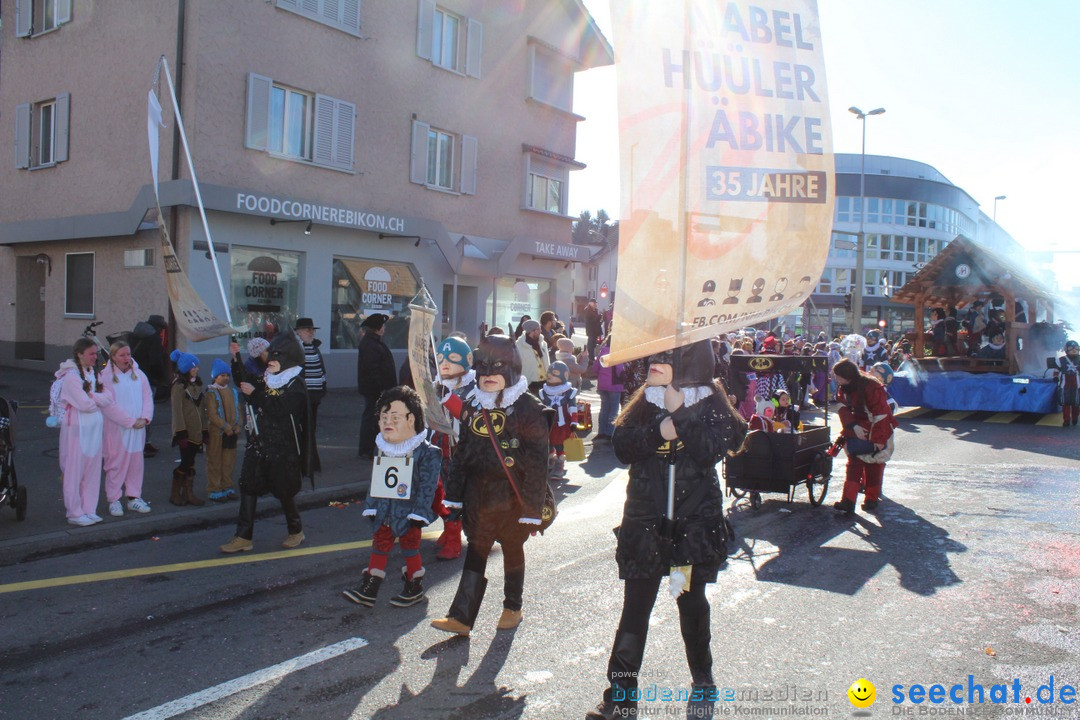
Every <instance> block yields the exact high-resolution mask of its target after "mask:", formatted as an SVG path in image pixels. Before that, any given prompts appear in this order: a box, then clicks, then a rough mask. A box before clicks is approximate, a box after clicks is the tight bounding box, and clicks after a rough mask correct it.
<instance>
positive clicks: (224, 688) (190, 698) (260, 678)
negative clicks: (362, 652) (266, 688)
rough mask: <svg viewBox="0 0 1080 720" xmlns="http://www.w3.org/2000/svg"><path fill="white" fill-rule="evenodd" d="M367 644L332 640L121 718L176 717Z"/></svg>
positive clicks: (156, 719) (361, 640) (356, 639)
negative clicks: (276, 662) (273, 663)
mask: <svg viewBox="0 0 1080 720" xmlns="http://www.w3.org/2000/svg"><path fill="white" fill-rule="evenodd" d="M367 644H368V641H367V640H365V639H364V638H361V637H354V638H349V639H348V640H342V641H341V642H338V643H334V644H333V645H327V646H326V647H324V648H320V649H318V650H313V651H312V652H309V653H306V654H304V655H300V656H298V657H294V658H292V659H291V660H286V661H285V662H280V663H278V664H277V665H271V666H270V667H268V668H264V669H262V670H256V671H255V672H253V673H248V674H247V675H244V676H242V677H238V678H236V679H235V680H229V681H228V682H224V683H221V684H220V685H215V686H214V687H212V688H207V689H206V690H200V691H199V692H196V693H192V694H191V695H187V696H185V697H182V698H180V699H179V700H173V701H172V702H167V703H165V704H164V705H158V706H157V707H155V708H150V709H149V710H144V711H143V712H141V713H137V714H135V715H129V716H128V717H126V718H124V720H165V718H171V717H176V716H177V715H180V714H182V713H186V712H188V711H190V710H195V709H196V708H200V707H202V706H203V705H209V704H210V703H212V702H217V701H218V700H221V699H222V698H226V697H229V696H230V695H235V694H236V693H238V692H242V691H244V690H250V689H251V688H253V687H257V686H259V685H262V684H264V683H268V682H271V681H273V680H280V679H281V678H283V677H285V676H286V675H289V674H291V673H294V672H296V671H297V670H303V669H304V668H307V667H311V666H312V665H317V664H318V663H321V662H324V661H326V660H331V659H333V658H336V657H338V656H339V655H344V654H345V653H348V652H352V651H353V650H359V649H360V648H362V647H364V646H365V645H367Z"/></svg>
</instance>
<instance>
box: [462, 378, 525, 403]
mask: <svg viewBox="0 0 1080 720" xmlns="http://www.w3.org/2000/svg"><path fill="white" fill-rule="evenodd" d="M528 389H529V381H528V380H526V379H525V376H524V375H522V376H521V377H519V378H518V381H517V382H516V383H514V384H513V385H511V386H510V387H507V388H503V389H502V390H500V391H499V392H488V391H486V390H481V389H480V386H479V385H477V386H476V388H475V389H474V390H473V391H472V392H471V393H469V399H470V400H472V404H473V405H474V406H476V407H480V408H484V409H485V410H494V409H495V408H500V409H505V408H508V407H510V406H511V405H513V404H514V403H516V402H517V400H518V398H519V397H521V396H522V395H524V394H525V393H526V392H527V391H528ZM500 393H501V394H502V402H499V394H500Z"/></svg>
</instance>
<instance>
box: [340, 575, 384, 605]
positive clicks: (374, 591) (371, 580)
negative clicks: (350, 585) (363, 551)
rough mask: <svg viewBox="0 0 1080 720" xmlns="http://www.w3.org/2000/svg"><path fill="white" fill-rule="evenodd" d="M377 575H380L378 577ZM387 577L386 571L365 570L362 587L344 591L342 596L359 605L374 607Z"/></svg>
mask: <svg viewBox="0 0 1080 720" xmlns="http://www.w3.org/2000/svg"><path fill="white" fill-rule="evenodd" d="M375 573H380V574H378V575H376V574H375ZM385 577H386V572H385V571H384V570H374V571H369V570H365V571H364V579H363V580H362V581H361V582H360V587H359V588H357V589H356V590H342V591H341V594H342V595H344V596H345V597H346V598H348V599H349V600H351V601H353V602H354V603H356V604H357V605H363V606H364V607H372V606H374V605H375V599H376V598H378V597H379V587H380V586H381V585H382V581H383V579H384V578H385Z"/></svg>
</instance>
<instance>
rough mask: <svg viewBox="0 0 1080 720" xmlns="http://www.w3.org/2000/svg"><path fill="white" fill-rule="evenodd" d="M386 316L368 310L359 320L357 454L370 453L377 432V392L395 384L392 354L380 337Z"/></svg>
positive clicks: (369, 455)
mask: <svg viewBox="0 0 1080 720" xmlns="http://www.w3.org/2000/svg"><path fill="white" fill-rule="evenodd" d="M389 319H390V316H389V315H383V314H381V313H372V314H371V315H368V316H367V318H365V319H364V322H363V323H361V324H360V327H361V328H363V330H364V336H363V337H362V338H360V343H359V344H358V345H357V346H356V390H357V392H359V393H360V394H361V395H362V396H363V398H364V407H363V410H362V411H361V413H360V453H359V454H360V457H366V458H371V457H374V455H375V436H376V435H378V434H379V421H378V418H377V417H376V412H375V406H376V405H377V404H378V401H379V396H380V395H382V394H383V393H384V392H386V391H387V390H389V389H390V388H392V387H394V386H395V385H397V384H398V373H397V366H396V365H395V364H394V354H393V353H392V352H390V348H388V347H387V346H386V344H385V343H383V341H382V338H383V333H385V332H386V322H387V321H388V320H389Z"/></svg>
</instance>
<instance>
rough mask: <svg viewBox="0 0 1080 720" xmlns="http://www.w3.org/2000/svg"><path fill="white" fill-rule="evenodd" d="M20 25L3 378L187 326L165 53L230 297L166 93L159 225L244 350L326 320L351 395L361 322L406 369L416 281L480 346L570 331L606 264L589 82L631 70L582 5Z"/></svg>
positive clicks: (7, 29)
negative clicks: (151, 94)
mask: <svg viewBox="0 0 1080 720" xmlns="http://www.w3.org/2000/svg"><path fill="white" fill-rule="evenodd" d="M0 17H3V19H4V23H3V26H2V34H0V134H3V135H6V137H8V138H9V140H10V143H11V144H10V145H8V147H11V148H14V152H13V153H12V154H10V155H8V160H7V161H0V188H3V190H2V200H0V278H3V282H0V300H2V305H0V363H10V364H15V365H20V366H38V365H42V364H44V366H52V365H53V364H54V363H55V362H56V361H58V360H59V359H62V358H63V357H66V356H68V355H69V353H70V347H71V343H72V342H73V341H74V339H75V338H77V337H79V335H80V334H81V332H82V329H83V327H84V326H85V325H86V324H87V323H88V322H90V321H97V320H99V321H103V323H104V325H103V326H102V327H101V328H100V329H101V330H104V331H106V332H116V331H120V330H124V329H129V328H131V327H132V326H133V325H134V323H135V322H136V321H137V320H140V319H145V318H146V317H147V316H148V315H149V314H161V315H167V313H168V310H169V308H168V298H167V295H166V291H165V272H164V268H163V267H162V262H161V248H160V241H159V231H158V229H157V225H156V220H157V218H156V212H155V211H154V195H153V191H152V188H151V185H150V180H151V171H150V161H149V150H148V145H147V140H146V136H147V131H146V124H147V111H146V104H147V91H148V90H149V89H150V88H151V86H152V84H153V83H154V82H155V79H160V78H158V72H159V71H158V59H159V57H161V56H164V57H165V58H166V60H167V62H168V64H169V67H170V68H171V70H172V74H173V77H174V78H175V80H176V91H177V96H178V98H179V104H180V108H181V111H182V115H183V121H184V125H185V129H186V132H187V136H188V139H189V141H190V146H191V153H192V161H193V165H194V169H195V174H196V175H197V178H198V182H199V188H200V190H201V195H202V199H203V202H204V204H205V207H206V210H207V213H206V214H207V220H208V226H209V228H210V232H211V236H212V239H213V244H214V248H215V250H216V257H217V263H218V268H217V270H218V272H219V273H220V275H221V277H222V278H223V281H224V284H225V298H224V300H223V299H222V298H221V294H220V293H219V290H218V285H217V281H216V279H215V277H216V274H215V268H214V266H213V264H212V261H211V259H210V253H209V247H208V244H207V238H206V233H205V232H204V230H203V227H202V222H201V219H200V217H199V213H198V210H197V208H196V202H195V193H194V186H193V183H192V182H191V172H190V170H189V168H188V165H187V162H186V160H185V159H184V151H183V149H182V147H181V146H180V144H179V142H178V137H177V135H176V133H175V125H176V123H175V120H174V117H173V112H172V107H171V106H172V102H171V99H170V97H169V92H168V89H167V85H166V83H165V82H164V80H162V81H161V82H160V84H159V85H158V86H157V87H158V97H159V98H160V99H161V103H162V105H163V106H164V108H165V113H164V116H165V121H166V124H167V127H166V128H165V129H163V130H161V147H160V158H161V160H160V169H159V173H158V177H159V180H160V193H161V201H162V206H163V207H162V209H163V213H162V219H163V220H164V222H165V224H166V226H167V227H168V229H169V233H170V235H171V238H172V240H173V243H174V244H175V246H176V250H177V255H178V257H179V259H180V263H181V265H182V266H183V267H184V269H185V270H186V271H187V273H188V274H189V276H190V278H191V281H192V283H193V285H194V286H195V288H196V289H197V290H198V291H199V293H200V294H201V295H202V297H203V298H204V300H206V301H207V303H208V304H209V305H210V307H211V308H213V309H214V310H215V312H219V311H220V314H221V315H222V316H223V315H224V308H225V305H226V303H227V304H228V307H229V310H230V313H231V316H232V319H233V321H234V324H236V325H238V326H243V327H245V328H246V330H245V331H244V332H242V333H241V336H247V335H253V334H262V333H265V332H268V331H272V330H268V329H269V328H273V327H284V326H288V325H289V324H291V322H292V321H294V320H295V318H296V317H298V316H308V317H312V318H314V320H315V324H316V325H317V326H319V328H320V330H319V331H318V332H317V336H318V337H320V338H321V339H322V340H323V347H322V349H323V352H324V355H325V357H326V360H327V365H328V371H329V373H330V378H331V384H332V385H336V386H342V385H349V384H351V383H353V382H355V374H354V368H355V351H354V348H355V346H356V342H357V340H358V337H359V325H360V322H361V321H362V319H363V317H365V316H366V315H368V314H370V313H372V312H384V313H387V314H389V315H391V316H392V317H393V318H394V319H393V320H392V321H391V322H390V324H389V326H388V329H387V333H386V336H385V340H386V341H387V342H388V344H390V346H391V347H392V348H394V349H395V350H403V349H404V347H405V336H406V327H407V305H408V303H409V301H410V300H412V299H413V297H414V296H415V295H416V294H417V293H418V292H419V289H420V287H421V285H423V286H425V287H426V288H427V290H428V291H429V292H430V294H431V295H432V296H433V297H434V299H435V301H436V303H437V304H439V309H440V311H441V313H442V316H443V317H442V320H443V325H442V328H441V330H443V331H444V332H445V331H449V330H451V329H461V330H464V331H465V332H466V333H468V334H469V335H470V337H471V338H475V337H476V329H477V327H478V326H479V324H480V323H481V322H488V323H494V324H500V325H504V326H505V325H506V324H507V323H508V322H509V321H510V320H511V319H513V318H516V317H518V316H520V314H522V313H523V312H525V313H529V314H533V315H534V316H535V314H537V313H538V312H539V311H540V310H543V309H547V308H554V309H555V310H556V311H557V312H560V314H562V313H563V312H565V313H567V314H569V311H570V305H569V297H570V296H571V293H570V279H569V278H570V266H571V265H572V264H573V263H575V262H581V261H584V260H587V259H588V255H589V250H588V249H587V248H582V247H578V246H573V245H570V244H569V235H570V232H569V231H570V223H571V221H572V218H570V217H568V216H567V206H566V203H567V197H568V186H569V183H570V182H571V172H572V171H573V170H575V169H579V168H581V167H583V166H582V165H581V163H579V162H578V161H577V160H575V140H576V126H577V123H578V122H579V121H580V120H581V119H582V118H581V117H580V116H578V115H575V114H574V112H573V107H572V99H573V81H574V74H575V73H576V72H579V71H582V70H585V69H588V68H590V67H596V66H600V65H607V64H611V63H612V62H613V54H612V50H611V46H610V44H609V43H608V41H607V40H606V39H605V38H604V37H603V36H602V34H601V33H600V32H599V30H598V29H597V27H596V25H595V23H594V22H593V21H592V18H591V17H590V16H589V14H588V12H587V11H586V9H585V8H584V6H583V5H582V4H581V2H580V0H516V1H515V2H489V1H487V0H446V1H445V2H443V1H442V0H440V1H439V2H435V0H363V2H361V0H229V1H228V2H223V1H221V0H140V2H100V1H97V2H93V1H91V0H0ZM563 298H565V299H566V302H565V303H564V304H565V305H566V307H565V308H564V307H561V306H560V299H563ZM178 344H179V345H180V346H181V347H185V348H186V349H187V350H188V351H189V352H194V353H197V354H199V355H202V356H204V357H209V356H214V355H220V354H223V353H224V352H225V349H226V339H224V338H219V339H215V340H209V341H206V342H202V343H190V344H188V343H185V342H184V340H183V339H182V338H179V339H178Z"/></svg>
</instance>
